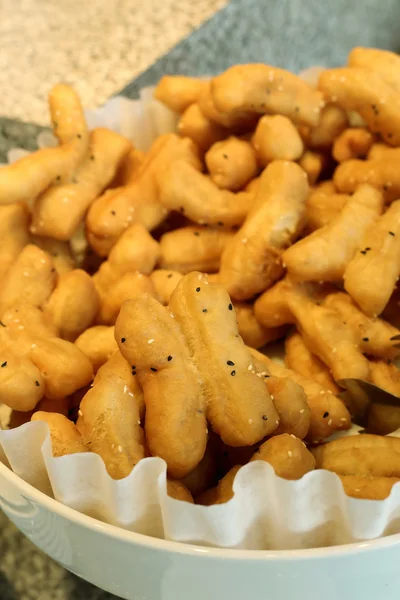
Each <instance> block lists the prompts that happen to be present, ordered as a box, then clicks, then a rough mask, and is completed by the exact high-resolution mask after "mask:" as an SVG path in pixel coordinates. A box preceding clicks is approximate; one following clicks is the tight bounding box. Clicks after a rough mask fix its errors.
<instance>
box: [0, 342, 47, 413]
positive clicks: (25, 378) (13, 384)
mask: <svg viewBox="0 0 400 600" xmlns="http://www.w3.org/2000/svg"><path fill="white" fill-rule="evenodd" d="M0 352H1V358H0V360H1V362H0V402H1V403H2V404H6V406H9V407H10V408H12V409H13V410H18V411H22V412H26V411H30V410H33V409H34V408H35V406H36V405H37V403H38V402H39V400H40V399H41V398H43V395H44V389H45V386H44V381H43V378H42V376H41V374H40V371H39V370H38V369H37V367H36V366H35V365H34V364H33V363H32V361H30V360H29V358H26V357H24V356H19V355H18V354H17V353H16V352H14V351H13V350H12V349H11V346H10V345H8V346H7V345H6V344H5V340H4V338H3V336H1V351H0Z"/></svg>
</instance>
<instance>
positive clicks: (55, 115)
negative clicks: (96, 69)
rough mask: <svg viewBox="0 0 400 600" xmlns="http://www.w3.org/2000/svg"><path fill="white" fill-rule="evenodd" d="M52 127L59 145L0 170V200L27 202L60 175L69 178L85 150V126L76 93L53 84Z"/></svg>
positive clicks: (86, 143)
mask: <svg viewBox="0 0 400 600" xmlns="http://www.w3.org/2000/svg"><path fill="white" fill-rule="evenodd" d="M49 105H50V113H51V118H52V122H53V129H54V132H55V134H56V136H57V137H58V140H59V142H60V146H57V147H56V148H44V149H42V150H38V151H37V152H33V153H32V154H29V155H28V156H25V157H24V158H21V159H20V160H18V161H16V162H15V163H13V164H11V165H8V166H6V167H3V168H2V169H1V170H0V204H12V203H14V202H26V203H30V202H31V201H32V200H34V199H35V198H37V196H39V194H41V193H43V192H44V191H45V190H46V189H47V188H48V187H49V186H51V185H52V184H53V183H54V182H56V181H57V178H59V181H60V182H65V181H68V180H69V179H70V177H71V174H72V173H73V172H74V171H75V169H76V167H77V166H78V164H79V163H80V162H81V160H82V158H83V157H84V155H85V154H86V151H87V147H88V130H87V126H86V122H85V117H84V114H83V109H82V106H81V103H80V100H79V98H78V96H77V94H76V93H75V92H74V90H73V89H72V88H70V87H69V86H67V85H62V84H59V85H56V86H55V87H54V88H53V89H52V91H51V92H50V95H49Z"/></svg>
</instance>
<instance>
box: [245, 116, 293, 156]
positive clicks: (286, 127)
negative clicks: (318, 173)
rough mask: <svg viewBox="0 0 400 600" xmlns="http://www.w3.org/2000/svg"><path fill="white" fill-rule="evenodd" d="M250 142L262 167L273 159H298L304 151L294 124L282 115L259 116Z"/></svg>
mask: <svg viewBox="0 0 400 600" xmlns="http://www.w3.org/2000/svg"><path fill="white" fill-rule="evenodd" d="M252 143H253V146H254V148H255V150H256V153H257V158H258V161H259V164H260V166H262V167H265V166H266V165H267V164H268V163H270V162H271V161H273V160H298V159H299V158H300V157H301V155H302V154H303V151H304V144H303V140H302V139H301V137H300V134H299V132H298V130H297V129H296V127H295V125H294V124H293V123H292V121H291V120H290V119H288V118H287V117H283V116H282V115H265V116H264V117H261V119H260V120H259V121H258V125H257V128H256V130H255V132H254V135H253V139H252Z"/></svg>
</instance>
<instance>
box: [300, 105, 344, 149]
mask: <svg viewBox="0 0 400 600" xmlns="http://www.w3.org/2000/svg"><path fill="white" fill-rule="evenodd" d="M347 126H348V118H347V114H346V112H345V111H344V110H343V109H341V108H339V106H336V105H335V104H328V105H327V106H325V107H324V108H323V109H322V111H321V119H320V122H319V123H318V125H317V126H316V127H313V128H312V129H309V131H307V133H306V135H305V136H304V139H305V142H306V144H307V146H308V147H309V148H311V149H312V150H328V149H330V148H331V146H332V145H333V143H334V141H335V140H336V138H337V137H338V136H339V135H340V134H341V133H342V131H344V130H345V129H346V127H347Z"/></svg>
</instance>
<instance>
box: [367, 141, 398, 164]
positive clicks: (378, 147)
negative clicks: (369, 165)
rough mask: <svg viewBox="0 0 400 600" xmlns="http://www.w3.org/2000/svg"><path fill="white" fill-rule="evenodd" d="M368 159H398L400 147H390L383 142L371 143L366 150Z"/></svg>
mask: <svg viewBox="0 0 400 600" xmlns="http://www.w3.org/2000/svg"><path fill="white" fill-rule="evenodd" d="M368 160H377V161H382V160H387V161H392V160H397V161H400V148H392V147H391V146H388V145H387V144H383V143H376V144H372V146H371V148H370V151H369V152H368Z"/></svg>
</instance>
